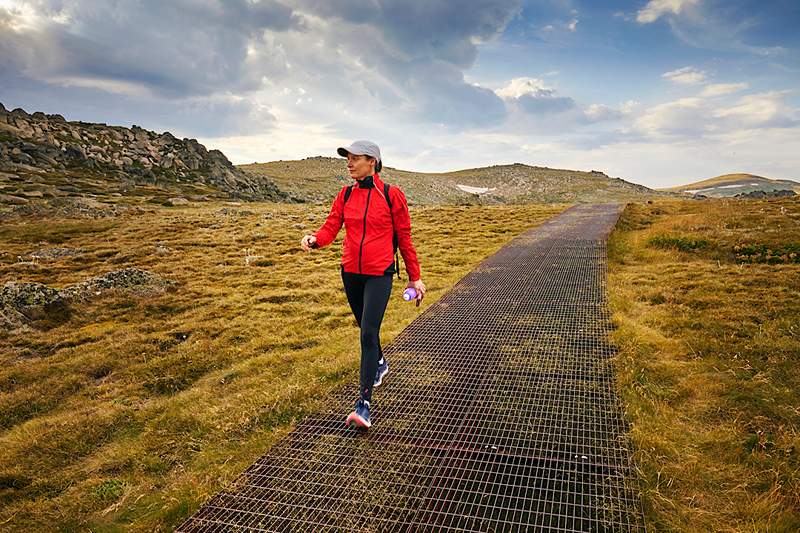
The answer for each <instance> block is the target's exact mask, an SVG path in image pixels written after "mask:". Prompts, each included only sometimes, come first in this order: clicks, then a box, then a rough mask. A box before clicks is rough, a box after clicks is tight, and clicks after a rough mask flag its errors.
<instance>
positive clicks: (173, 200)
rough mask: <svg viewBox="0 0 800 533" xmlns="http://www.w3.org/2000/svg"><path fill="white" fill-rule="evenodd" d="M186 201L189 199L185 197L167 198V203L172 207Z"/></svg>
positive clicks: (186, 202) (185, 203)
mask: <svg viewBox="0 0 800 533" xmlns="http://www.w3.org/2000/svg"><path fill="white" fill-rule="evenodd" d="M188 203H189V200H187V199H186V198H170V199H169V200H167V204H168V205H171V206H173V207H174V206H178V205H187V204H188Z"/></svg>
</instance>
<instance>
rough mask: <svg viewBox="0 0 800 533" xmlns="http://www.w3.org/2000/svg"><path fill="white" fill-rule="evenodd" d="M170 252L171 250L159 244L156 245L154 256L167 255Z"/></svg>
mask: <svg viewBox="0 0 800 533" xmlns="http://www.w3.org/2000/svg"><path fill="white" fill-rule="evenodd" d="M171 252H172V250H171V249H170V248H168V247H166V246H164V245H163V244H161V243H160V242H159V243H157V244H156V254H158V255H167V254H169V253H171Z"/></svg>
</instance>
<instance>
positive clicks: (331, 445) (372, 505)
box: [179, 205, 644, 532]
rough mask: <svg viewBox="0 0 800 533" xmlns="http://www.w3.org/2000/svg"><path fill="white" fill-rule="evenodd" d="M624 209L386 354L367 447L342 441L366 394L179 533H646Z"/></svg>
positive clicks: (558, 243)
mask: <svg viewBox="0 0 800 533" xmlns="http://www.w3.org/2000/svg"><path fill="white" fill-rule="evenodd" d="M620 211H621V206H617V205H602V206H577V207H573V208H570V209H569V210H567V211H565V212H564V213H563V214H561V215H559V216H557V217H555V218H553V219H551V220H549V221H547V222H546V223H544V224H542V225H540V226H539V227H537V228H535V229H533V230H530V231H528V232H526V233H524V234H522V235H520V236H518V237H517V238H515V239H513V240H512V241H511V242H509V243H508V244H507V245H506V246H504V247H503V248H502V249H501V250H500V251H499V252H497V253H496V254H494V255H493V256H491V257H489V258H488V259H486V260H485V261H483V262H482V263H481V264H480V265H479V266H478V267H477V268H476V269H475V270H474V271H473V272H471V273H470V274H468V275H467V276H466V277H464V278H463V279H462V280H461V281H459V283H458V284H457V285H456V286H455V287H453V289H452V290H451V291H450V292H449V293H447V294H446V295H445V296H443V297H442V298H441V299H440V300H439V301H438V302H436V303H435V304H434V305H431V306H430V307H429V308H428V309H427V310H426V311H425V312H424V313H422V314H421V315H420V316H419V317H418V318H417V319H416V320H415V321H414V322H412V323H411V324H410V325H409V326H408V327H407V328H406V329H405V330H403V332H402V333H400V334H399V335H398V336H397V338H396V339H395V341H394V342H393V343H392V344H391V345H390V346H387V347H385V349H384V354H385V356H386V358H387V360H388V361H389V364H390V367H391V372H390V373H389V375H388V376H387V378H386V380H385V382H384V384H383V385H382V386H381V388H379V389H378V390H376V392H375V397H374V398H373V400H374V401H373V405H374V413H373V427H372V429H371V430H370V431H369V433H367V434H362V433H359V432H356V431H351V430H346V429H345V428H344V427H343V421H344V417H345V415H346V413H347V412H349V410H350V409H351V408H352V403H353V400H354V397H355V391H356V389H357V386H356V384H353V385H352V386H349V387H347V389H346V390H342V391H340V392H339V393H337V394H334V395H333V396H332V398H331V399H330V402H328V405H330V409H329V410H326V411H323V412H319V413H317V414H314V415H312V416H309V417H308V418H306V419H304V420H302V421H301V422H300V423H298V425H297V427H296V429H295V430H294V431H292V432H291V433H290V434H289V435H288V436H287V437H286V438H285V439H284V440H283V441H281V442H279V443H278V444H276V445H275V446H274V447H273V448H272V449H271V450H270V451H269V453H267V454H266V455H265V456H263V457H262V458H261V459H259V460H258V461H257V462H256V463H255V464H253V465H252V466H251V467H250V468H248V469H247V470H246V471H245V472H244V473H243V474H242V475H241V476H240V477H239V478H238V479H237V480H236V481H235V482H234V483H233V484H232V485H231V486H230V487H229V488H228V489H227V490H226V491H224V492H222V493H220V494H218V495H217V496H215V497H213V498H212V499H210V500H209V501H208V502H206V503H205V504H204V505H203V506H202V507H201V508H200V509H199V510H198V511H197V513H196V514H195V515H194V516H192V517H191V518H189V519H188V520H187V521H186V522H185V523H184V524H183V525H181V526H180V528H179V531H184V532H196V531H342V532H351V531H406V532H410V531H533V530H535V531H642V530H643V529H644V527H643V525H642V517H641V506H640V503H639V498H638V493H637V490H636V484H635V482H634V481H633V477H632V475H631V464H630V454H629V451H628V448H627V436H626V425H625V421H624V418H623V413H622V411H621V409H620V404H619V401H618V399H617V397H616V394H615V389H614V373H613V366H612V361H611V358H612V357H613V356H614V354H615V351H614V348H613V346H611V345H610V344H609V340H608V333H609V332H610V330H611V321H610V317H609V313H608V309H607V305H606V296H605V274H606V248H605V243H606V238H607V236H608V234H609V232H610V231H611V229H612V227H613V226H614V223H615V222H616V220H617V218H618V217H619V214H620Z"/></svg>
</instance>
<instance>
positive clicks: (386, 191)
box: [383, 183, 403, 279]
mask: <svg viewBox="0 0 800 533" xmlns="http://www.w3.org/2000/svg"><path fill="white" fill-rule="evenodd" d="M383 197H384V198H386V203H387V204H389V215H391V217H392V250H393V251H394V269H395V271H396V272H397V279H403V278H401V277H400V257H399V256H398V255H397V248H398V244H399V243H398V242H397V231H396V230H395V229H394V213H393V212H392V199H391V198H389V184H388V183H384V184H383Z"/></svg>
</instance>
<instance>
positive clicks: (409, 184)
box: [237, 156, 671, 205]
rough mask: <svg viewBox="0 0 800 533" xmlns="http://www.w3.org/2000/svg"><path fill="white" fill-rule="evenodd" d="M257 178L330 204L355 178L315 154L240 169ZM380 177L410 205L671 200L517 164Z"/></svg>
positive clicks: (392, 172)
mask: <svg viewBox="0 0 800 533" xmlns="http://www.w3.org/2000/svg"><path fill="white" fill-rule="evenodd" d="M237 168H239V169H241V170H243V171H244V172H246V173H248V174H251V175H253V176H260V177H264V178H266V179H270V180H271V181H274V182H275V183H276V184H277V185H278V187H279V188H280V189H281V190H284V191H286V192H287V193H289V194H290V195H292V196H295V197H298V198H301V199H303V200H305V201H311V202H321V201H328V200H330V199H331V198H332V197H333V196H335V195H336V193H338V192H339V190H340V189H341V187H342V186H343V185H348V184H350V183H351V182H352V179H351V178H350V177H349V175H348V173H347V164H346V162H345V160H344V159H343V158H335V157H325V156H314V157H308V158H305V159H299V160H281V161H271V162H266V163H250V164H243V165H237ZM381 178H382V179H383V180H384V181H385V182H386V183H389V184H393V185H397V186H398V187H400V188H401V189H403V191H404V192H405V193H406V196H407V197H408V199H409V203H410V204H422V205H424V204H464V203H484V204H497V203H528V202H535V203H540V202H541V203H549V202H552V203H562V202H567V203H570V202H578V203H582V202H602V201H626V200H637V199H642V198H645V197H652V196H671V193H668V192H660V191H655V190H653V189H649V188H647V187H645V186H644V185H638V184H635V183H630V182H627V181H625V180H622V179H620V178H611V177H609V176H607V175H606V174H604V173H602V172H599V171H596V170H592V171H588V172H586V171H578V170H569V169H554V168H549V167H540V166H532V165H526V164H523V163H512V164H503V165H491V166H487V167H478V168H467V169H461V170H455V171H450V172H414V171H409V170H402V169H397V168H394V167H390V166H384V167H383V170H382V171H381Z"/></svg>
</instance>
